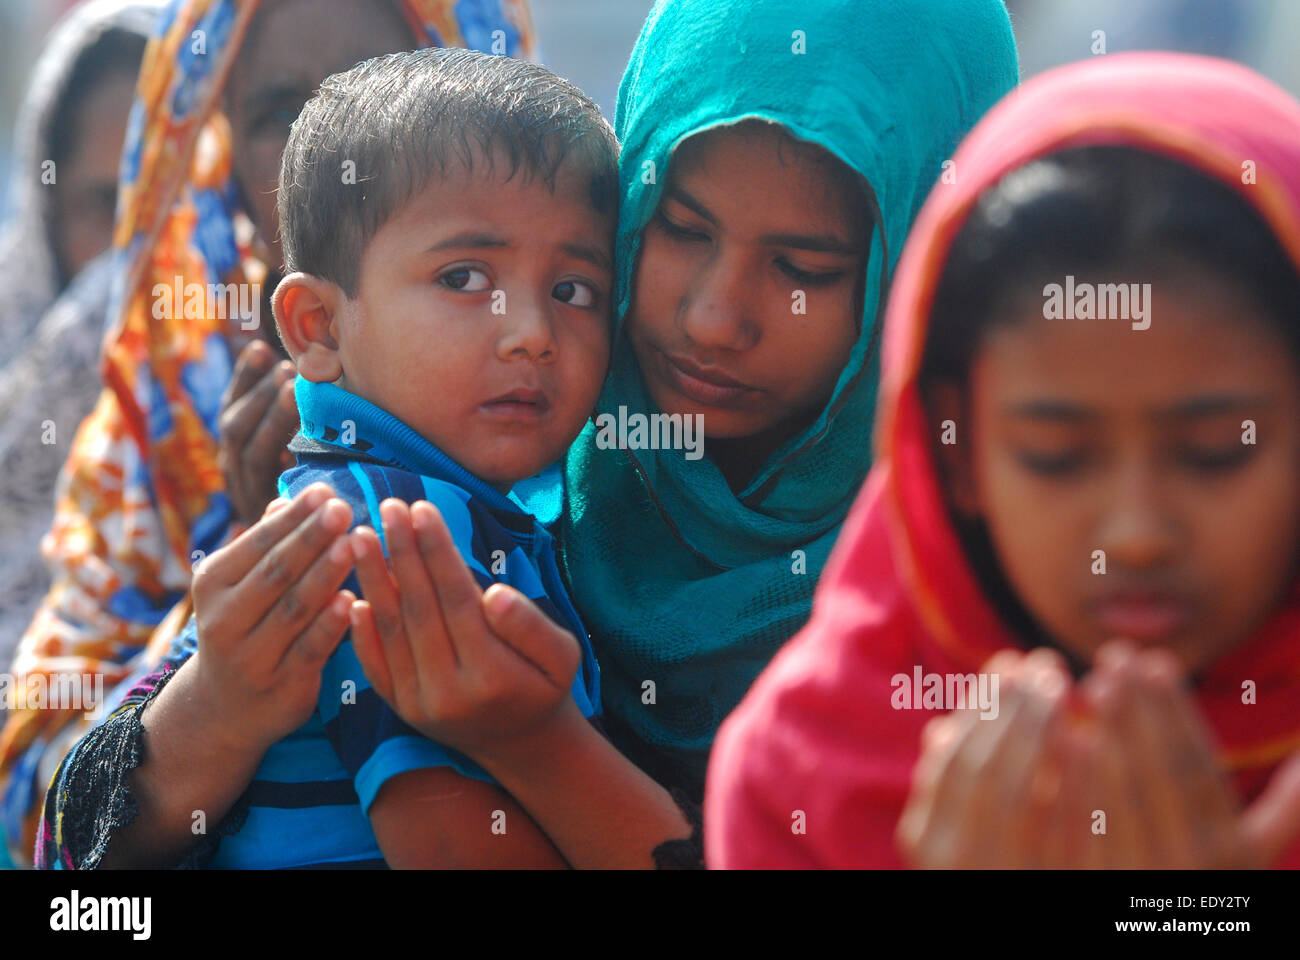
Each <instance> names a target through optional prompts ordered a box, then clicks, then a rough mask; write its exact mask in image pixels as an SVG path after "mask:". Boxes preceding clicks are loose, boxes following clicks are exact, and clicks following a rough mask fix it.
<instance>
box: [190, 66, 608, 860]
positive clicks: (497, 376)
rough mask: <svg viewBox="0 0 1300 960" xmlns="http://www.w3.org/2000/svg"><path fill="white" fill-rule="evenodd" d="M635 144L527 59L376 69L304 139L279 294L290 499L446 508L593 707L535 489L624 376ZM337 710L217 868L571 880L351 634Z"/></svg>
mask: <svg viewBox="0 0 1300 960" xmlns="http://www.w3.org/2000/svg"><path fill="white" fill-rule="evenodd" d="M617 149H618V148H617V142H616V141H615V139H614V137H613V134H612V131H611V130H610V128H609V126H608V124H607V123H606V122H605V121H604V120H603V118H602V117H601V116H600V113H599V111H598V109H597V107H596V106H595V104H594V103H592V101H591V100H590V99H589V98H587V97H586V96H585V95H583V94H582V93H581V92H580V91H579V90H577V89H576V88H575V87H573V86H572V85H571V84H569V83H567V82H566V81H564V80H561V79H560V78H558V77H556V76H554V75H552V74H550V73H549V72H547V71H546V70H544V69H542V68H540V67H537V66H534V65H531V64H528V63H525V62H523V61H517V60H510V59H507V58H504V57H493V56H488V55H484V54H479V53H474V52H470V51H464V50H448V49H429V50H421V51H418V52H415V53H401V54H393V55H389V56H384V57H379V58H376V59H374V60H370V61H367V62H365V63H363V64H360V65H359V66H357V67H355V68H353V69H352V70H350V71H348V72H346V73H343V74H338V75H335V76H333V77H331V78H329V79H328V80H326V82H325V83H324V84H322V86H321V89H320V92H319V93H318V95H317V96H316V97H315V98H314V99H313V100H311V101H310V102H309V103H308V104H307V106H306V107H305V108H304V110H303V112H302V115H301V116H300V117H299V119H298V121H297V122H296V123H295V124H294V127H293V131H292V133H291V135H290V138H289V142H288V145H287V147H286V149H285V152H284V159H283V165H282V168H281V179H280V196H279V213H280V223H281V234H282V242H283V247H284V256H285V268H286V269H285V273H286V276H285V279H284V280H283V281H282V282H281V284H280V285H279V287H278V289H277V290H276V292H275V296H274V300H273V306H274V310H275V317H276V321H277V323H278V325H279V330H280V335H281V337H282V339H283V341H284V344H285V346H286V348H287V349H288V351H289V353H290V354H291V355H292V357H293V359H294V361H295V363H296V364H297V366H298V371H299V380H298V383H297V401H298V409H299V413H300V415H301V419H302V432H301V433H300V434H299V436H298V437H297V438H296V439H295V440H294V442H293V444H292V445H291V448H290V449H291V450H293V452H294V453H295V454H296V455H297V458H298V465H297V466H296V467H294V468H292V469H290V470H289V471H287V472H286V473H285V474H284V475H283V476H282V478H281V481H280V486H281V491H282V493H284V494H285V495H288V496H293V495H296V494H298V493H300V492H301V491H303V490H305V489H306V488H307V487H309V486H311V485H312V484H315V483H317V482H320V481H323V482H325V483H327V484H329V485H330V486H331V487H333V488H334V490H335V491H336V492H337V495H338V496H339V497H340V498H342V499H343V500H344V501H346V502H347V504H348V505H349V506H350V507H351V510H352V515H353V517H354V518H356V520H357V521H359V522H362V523H367V522H368V523H369V525H371V526H373V527H374V529H375V530H377V531H381V530H382V529H383V527H384V524H383V521H382V517H381V512H380V502H381V501H383V500H385V499H387V498H396V499H398V500H402V501H405V502H407V503H410V502H415V501H422V500H423V501H428V502H430V503H432V504H433V505H434V506H435V507H437V509H438V511H439V513H440V514H441V515H442V517H443V519H444V521H445V523H446V525H447V527H448V529H449V530H450V531H451V533H452V537H453V539H454V541H455V543H456V545H457V547H458V548H459V550H460V552H461V554H462V556H463V557H464V559H465V561H466V563H467V564H468V565H469V566H470V567H471V569H472V570H473V571H474V573H475V576H476V578H477V579H478V581H479V584H480V585H481V586H487V585H489V584H491V583H493V582H503V583H508V584H510V585H512V586H514V587H515V588H517V589H519V590H520V591H522V592H523V593H524V594H526V595H527V596H529V597H530V598H533V599H534V601H535V602H536V603H538V604H539V605H541V606H542V607H543V609H545V610H546V612H547V613H548V614H549V615H550V616H551V617H552V618H553V619H554V620H555V621H556V622H557V623H559V624H561V625H562V626H564V627H565V629H567V630H569V631H571V632H572V633H573V634H574V635H575V636H577V637H579V638H580V642H581V643H582V645H583V650H582V658H581V665H580V667H579V669H578V673H577V676H576V678H575V679H574V681H573V688H572V690H573V696H574V698H575V700H576V702H577V705H578V706H579V708H580V709H581V710H582V712H583V714H584V715H585V716H592V715H593V714H596V713H598V711H599V703H600V695H599V684H598V675H597V668H596V664H595V660H594V658H593V656H592V653H591V650H590V648H589V647H588V646H587V640H586V637H587V633H586V630H585V629H584V628H583V627H582V624H581V622H580V621H579V619H578V616H577V613H576V612H575V611H574V609H573V606H572V604H571V603H570V602H569V600H568V598H567V596H566V594H565V590H564V587H563V584H562V582H561V580H560V576H559V572H558V569H557V566H556V562H555V557H554V549H553V541H552V539H551V537H550V535H549V534H548V533H547V531H546V530H545V528H544V527H543V526H542V525H541V524H540V523H539V522H538V521H537V520H536V519H535V518H534V516H533V515H532V514H531V513H529V512H528V510H526V509H525V507H524V500H523V499H521V497H523V498H529V497H530V496H534V495H537V494H544V493H547V492H549V493H554V492H555V488H554V484H556V483H558V482H559V477H558V469H552V470H548V469H547V468H550V467H554V465H556V463H557V461H558V460H559V459H560V457H561V456H562V455H563V453H564V451H565V449H566V448H567V447H568V446H569V444H570V443H571V442H572V440H573V439H574V438H575V437H576V436H577V434H578V433H579V431H580V430H581V428H582V426H583V424H584V423H585V422H586V420H587V418H588V417H589V415H590V412H591V410H592V409H593V407H594V405H595V401H596V396H597V393H598V391H599V389H600V385H601V382H602V380H603V378H604V374H605V369H606V365H607V362H608V355H609V307H610V290H611V288H612V277H611V268H612V264H611V253H610V251H611V248H612V234H613V229H614V224H615V212H616V206H617V200H616V196H615V184H616V182H617V180H616V164H617ZM539 474H540V476H539ZM529 478H533V479H532V480H531V481H530V482H529V483H528V484H523V485H520V484H521V481H524V480H529ZM516 485H520V486H519V487H518V488H517V489H514V488H516ZM512 489H514V492H512ZM553 499H554V502H556V503H558V498H553ZM367 518H368V519H367ZM381 536H382V534H381ZM352 585H353V586H354V587H355V586H356V583H355V579H353V581H352ZM317 706H318V709H317V712H316V714H315V715H314V716H313V717H312V719H311V720H310V721H308V723H307V724H306V725H304V726H303V727H301V728H300V729H298V730H297V731H296V732H295V733H293V734H291V735H290V736H288V737H286V738H284V739H282V740H280V741H279V742H278V743H275V744H274V745H273V746H272V747H271V748H270V749H269V750H268V751H267V753H266V754H265V756H264V758H263V760H262V763H261V766H260V768H259V769H258V771H257V773H256V775H255V777H254V782H253V784H252V786H251V787H250V789H249V791H248V792H247V793H246V794H245V796H244V804H243V805H244V806H245V807H246V808H247V817H246V819H242V818H241V819H242V826H241V827H240V828H239V829H238V830H236V831H235V832H234V833H232V834H230V835H229V836H226V837H225V838H224V839H223V840H222V842H221V844H220V847H219V850H218V852H217V855H216V857H215V859H214V860H213V861H212V862H211V866H214V867H236V868H238V867H296V866H326V865H334V866H364V865H376V866H382V865H383V863H384V862H385V861H386V862H387V863H388V864H389V865H391V866H447V867H452V866H534V867H537V866H554V867H562V866H564V865H565V864H564V861H563V859H562V858H561V857H560V855H559V854H558V852H557V851H556V850H555V848H554V847H553V846H552V845H551V843H550V842H549V840H547V838H546V837H545V835H544V834H542V833H541V832H540V831H539V830H538V829H537V828H536V827H535V826H534V825H533V824H532V822H531V821H530V820H529V819H528V817H527V814H525V813H524V812H523V811H522V809H520V808H519V807H518V806H517V805H515V804H514V803H513V801H512V800H511V799H510V798H509V796H508V795H506V794H505V793H504V792H503V791H502V790H501V789H500V788H499V787H497V786H496V785H495V783H494V782H493V781H492V780H491V778H490V777H489V776H488V775H487V774H486V773H485V772H484V771H483V770H482V769H481V768H479V767H478V766H477V765H475V764H474V763H473V762H471V761H470V760H468V759H467V758H465V757H464V756H462V755H460V754H457V753H456V752H454V751H452V750H449V749H446V748H443V747H440V746H439V745H437V744H435V743H433V742H432V741H429V740H428V739H426V738H424V737H423V736H421V735H419V734H418V733H416V732H415V731H414V730H413V729H411V728H410V727H409V726H407V725H406V724H405V723H403V722H402V721H401V720H400V719H399V718H398V717H397V716H396V715H395V714H394V713H393V712H392V711H391V710H390V709H389V708H388V707H387V706H386V705H385V703H384V702H383V701H382V700H381V699H380V698H379V697H378V695H377V694H376V693H375V692H374V691H373V690H372V689H371V688H370V685H369V684H368V683H367V681H366V679H365V676H364V674H363V672H362V670H361V667H360V665H359V663H358V661H357V658H356V656H355V654H354V653H353V650H352V647H351V644H350V642H347V641H345V642H344V643H343V644H342V646H340V647H339V648H338V650H337V651H335V653H334V654H333V656H332V657H331V658H330V659H329V661H328V663H327V664H326V666H325V670H324V673H323V677H322V682H321V687H320V694H319V700H318V704H317Z"/></svg>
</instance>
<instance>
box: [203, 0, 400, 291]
mask: <svg viewBox="0 0 1300 960" xmlns="http://www.w3.org/2000/svg"><path fill="white" fill-rule="evenodd" d="M415 45H416V43H415V39H414V37H413V35H412V33H411V29H410V27H408V26H407V25H406V23H405V21H404V20H403V19H402V17H401V15H400V13H399V12H398V9H397V7H396V5H395V4H394V3H391V2H376V0H277V2H276V3H274V4H271V3H264V4H263V6H262V9H261V11H260V12H259V13H258V16H257V18H256V20H255V21H254V23H253V25H252V27H251V28H250V29H249V33H248V37H247V39H246V40H245V42H244V47H243V49H242V50H240V53H239V62H238V63H237V64H236V66H235V69H234V70H233V71H232V72H231V76H230V82H229V84H228V85H227V88H226V113H227V116H228V117H229V119H230V125H231V138H232V143H233V146H232V153H233V166H234V175H235V181H236V183H238V185H239V189H240V192H241V194H242V195H243V197H244V201H245V203H246V204H247V206H248V215H249V217H250V218H251V219H252V221H253V225H254V226H255V227H256V228H257V232H258V234H259V235H260V236H261V237H262V238H263V239H264V240H265V241H266V242H267V243H268V244H270V245H271V246H272V247H273V248H275V252H276V255H275V256H274V257H273V258H272V259H273V261H275V262H277V263H278V262H279V259H280V258H279V255H278V245H279V218H278V217H277V215H276V209H275V200H276V184H277V182H278V180H279V177H280V155H281V154H282V153H283V152H284V145H285V142H286V141H287V140H288V138H289V127H290V125H292V123H293V121H294V120H295V119H297V117H298V114H299V113H301V112H302V107H303V104H305V103H306V102H307V101H308V100H309V99H310V98H311V97H312V95H313V94H314V93H315V92H316V88H317V87H319V86H320V84H321V81H322V80H324V79H325V78H326V77H328V76H330V75H331V74H333V73H338V72H340V71H343V70H347V69H349V68H350V67H353V66H355V65H356V64H358V63H360V62H361V61H362V60H369V59H370V58H371V57H377V56H379V55H380V54H384V53H395V52H397V51H399V50H410V49H413V48H414V47H415ZM341 175H342V172H341V171H340V176H341ZM273 287H274V284H268V288H273Z"/></svg>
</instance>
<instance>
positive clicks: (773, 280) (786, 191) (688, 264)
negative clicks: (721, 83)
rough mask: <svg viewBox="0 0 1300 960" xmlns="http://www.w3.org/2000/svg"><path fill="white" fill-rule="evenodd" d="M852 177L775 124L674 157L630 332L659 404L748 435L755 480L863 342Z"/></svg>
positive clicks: (692, 145)
mask: <svg viewBox="0 0 1300 960" xmlns="http://www.w3.org/2000/svg"><path fill="white" fill-rule="evenodd" d="M854 177H855V175H854V174H852V173H851V172H850V171H849V170H848V169H847V168H846V167H844V166H843V165H842V164H840V163H839V162H838V161H835V160H833V159H832V158H830V157H829V156H828V155H827V154H825V153H824V152H822V151H821V150H819V149H818V148H816V147H813V146H811V145H808V144H805V143H800V142H798V141H796V140H794V139H792V138H791V137H789V136H788V135H787V134H785V133H783V132H781V130H780V128H778V127H775V126H773V125H771V124H766V123H757V122H749V123H743V124H740V125H737V126H734V127H728V128H725V129H717V130H711V131H708V132H706V133H702V134H700V135H698V136H695V137H692V138H691V139H690V140H688V141H686V142H685V143H683V144H682V145H681V146H680V147H679V148H678V149H677V151H676V152H675V153H674V155H673V163H672V169H671V172H670V173H669V177H668V181H667V183H666V184H665V187H664V193H663V199H662V200H661V201H660V204H659V209H658V210H657V211H656V213H655V215H654V217H653V219H652V220H651V221H650V223H649V224H647V226H646V228H645V230H644V232H643V235H642V240H641V253H640V258H639V259H638V261H637V266H636V274H635V277H634V281H633V293H632V304H631V309H630V311H629V313H628V317H627V332H628V337H629V340H630V342H631V344H632V347H633V349H634V350H635V352H636V357H637V362H638V364H639V366H640V368H641V372H642V375H643V376H644V378H645V382H646V386H647V388H648V390H649V392H650V396H651V399H653V401H654V403H655V405H656V406H657V407H658V408H659V409H660V410H662V411H664V412H665V413H670V414H673V413H680V414H685V415H691V414H702V415H703V418H704V419H703V425H704V433H705V436H706V437H708V438H709V439H710V440H722V441H725V440H727V439H735V438H746V442H745V448H746V449H745V454H746V456H745V458H744V459H745V460H746V461H747V463H746V468H745V469H746V470H749V469H752V468H756V467H757V466H758V465H760V464H761V463H762V461H763V460H764V459H766V456H767V454H769V453H770V452H772V451H773V450H775V449H776V448H777V447H778V446H779V445H780V444H781V443H782V442H784V441H785V440H786V439H789V438H790V437H791V436H793V435H794V434H795V433H797V432H798V431H799V430H800V429H802V428H803V427H804V426H806V425H807V424H808V423H810V422H811V421H812V420H813V419H814V418H815V417H816V415H817V414H818V413H819V412H820V411H821V409H822V407H823V406H824V405H825V403H826V401H827V400H828V399H829V397H830V394H831V391H832V389H833V388H834V386H835V382H836V380H837V379H838V377H839V374H840V371H841V370H842V369H843V368H844V365H845V363H846V362H847V360H848V356H849V352H850V351H851V350H852V348H853V345H854V343H855V342H856V341H857V338H858V324H859V321H860V320H861V317H862V302H861V300H862V287H863V279H864V276H865V271H866V262H867V253H868V247H869V243H870V227H871V224H870V221H869V218H868V216H867V214H866V210H865V204H864V201H863V198H862V195H861V192H860V190H859V188H858V186H857V184H856V182H855V179H854ZM718 451H719V446H718V445H715V447H714V448H713V450H709V449H708V448H707V446H706V452H708V453H710V454H711V455H713V456H714V458H715V459H717V456H716V454H717V453H718ZM726 472H727V470H726V468H725V466H724V473H726ZM742 472H743V471H742ZM729 479H732V478H730V477H729ZM733 485H734V484H733Z"/></svg>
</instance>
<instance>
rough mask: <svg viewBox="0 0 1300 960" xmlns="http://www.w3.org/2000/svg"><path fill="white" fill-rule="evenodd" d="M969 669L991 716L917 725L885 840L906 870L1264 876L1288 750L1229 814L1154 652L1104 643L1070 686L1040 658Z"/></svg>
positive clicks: (1203, 733)
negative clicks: (1245, 872) (1257, 789)
mask: <svg viewBox="0 0 1300 960" xmlns="http://www.w3.org/2000/svg"><path fill="white" fill-rule="evenodd" d="M984 670H985V671H986V672H988V673H990V674H993V675H996V676H997V677H998V678H999V684H998V690H999V694H1000V704H999V708H998V710H997V712H996V715H992V714H991V713H990V714H989V715H987V716H983V717H982V716H981V711H980V709H979V708H978V707H970V708H967V709H961V710H954V711H953V712H951V713H949V714H946V715H944V716H941V717H937V718H935V719H934V720H931V721H930V722H929V723H928V724H927V725H926V727H925V729H924V732H923V735H922V747H921V757H920V760H919V761H918V763H917V765H916V768H915V770H914V773H913V782H912V787H911V792H910V794H909V796H908V799H907V803H906V806H905V809H904V812H903V815H902V817H901V818H900V820H899V824H898V830H897V840H898V843H899V846H900V848H901V850H902V852H903V854H904V858H905V859H906V860H907V861H908V862H909V863H911V864H912V865H914V866H918V867H931V868H954V867H958V868H959V867H972V868H1112V869H1114V868H1155V869H1160V868H1184V869H1186V868H1243V867H1267V866H1269V865H1270V864H1271V863H1273V862H1274V861H1275V860H1276V859H1277V858H1278V857H1279V856H1281V855H1282V853H1284V852H1285V850H1286V849H1287V848H1288V846H1289V844H1290V843H1291V842H1293V840H1294V838H1295V837H1296V836H1297V834H1298V833H1300V754H1298V755H1295V756H1292V757H1291V758H1290V759H1289V760H1288V761H1287V762H1286V763H1284V764H1283V765H1282V767H1281V768H1279V769H1278V771H1277V772H1276V773H1275V774H1274V776H1273V778H1272V780H1271V781H1270V783H1269V785H1268V787H1267V788H1266V789H1265V791H1264V792H1263V793H1262V794H1261V795H1260V796H1259V797H1258V798H1256V800H1255V801H1254V802H1253V803H1252V804H1251V805H1250V806H1249V807H1247V808H1245V809H1244V810H1243V809H1242V808H1241V805H1240V803H1239V801H1238V800H1237V798H1236V795H1235V793H1234V791H1233V788H1232V785H1231V782H1230V781H1229V779H1228V777H1227V775H1226V773H1225V772H1224V771H1223V770H1222V768H1221V766H1220V763H1219V760H1218V758H1217V756H1216V752H1215V748H1214V744H1213V742H1212V740H1211V737H1210V735H1209V733H1208V731H1207V728H1206V726H1205V724H1204V722H1203V721H1202V719H1201V717H1200V715H1199V712H1198V708H1197V706H1196V703H1195V701H1194V700H1193V699H1192V696H1191V694H1190V692H1189V690H1188V685H1187V680H1186V677H1185V675H1184V671H1183V669H1182V667H1181V665H1180V664H1179V662H1178V661H1177V659H1176V658H1174V657H1173V656H1172V655H1171V654H1169V653H1168V652H1166V651H1162V650H1142V651H1138V650H1136V649H1134V648H1133V647H1132V646H1130V645H1129V644H1126V643H1123V642H1116V643H1112V644H1109V645H1107V646H1106V647H1104V648H1102V649H1101V650H1100V651H1098V654H1097V657H1096V659H1095V661H1094V665H1093V669H1092V670H1091V672H1090V673H1089V674H1088V675H1087V676H1085V677H1084V678H1083V680H1082V681H1080V682H1079V683H1077V684H1075V683H1073V682H1072V681H1071V678H1070V675H1069V673H1068V672H1067V670H1066V666H1065V663H1064V661H1063V660H1062V659H1061V658H1060V656H1059V655H1058V654H1057V653H1056V652H1055V651H1052V650H1048V649H1038V650H1035V651H1033V652H1031V653H1027V654H1026V653H1021V652H1017V651H1002V652H1000V653H998V654H997V655H995V656H994V657H993V658H991V659H990V660H989V662H988V663H987V664H986V665H985V667H984Z"/></svg>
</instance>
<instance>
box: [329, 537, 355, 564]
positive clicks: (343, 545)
mask: <svg viewBox="0 0 1300 960" xmlns="http://www.w3.org/2000/svg"><path fill="white" fill-rule="evenodd" d="M329 557H330V560H331V561H333V562H334V563H348V562H349V561H350V560H351V559H352V547H351V546H350V545H349V544H348V538H347V537H339V538H338V539H337V540H335V541H334V543H333V545H332V546H331V547H330V553H329Z"/></svg>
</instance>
